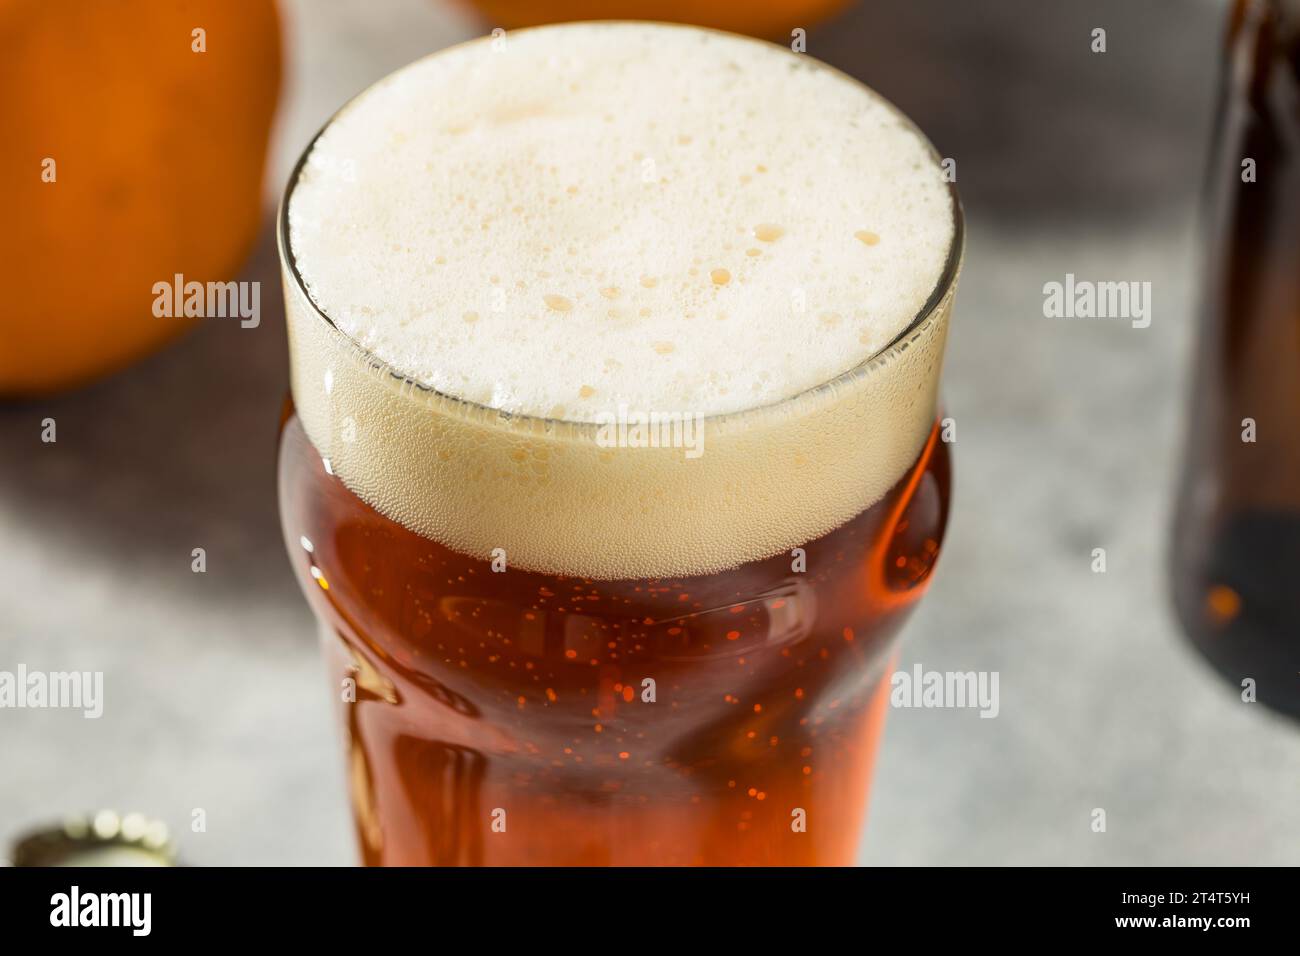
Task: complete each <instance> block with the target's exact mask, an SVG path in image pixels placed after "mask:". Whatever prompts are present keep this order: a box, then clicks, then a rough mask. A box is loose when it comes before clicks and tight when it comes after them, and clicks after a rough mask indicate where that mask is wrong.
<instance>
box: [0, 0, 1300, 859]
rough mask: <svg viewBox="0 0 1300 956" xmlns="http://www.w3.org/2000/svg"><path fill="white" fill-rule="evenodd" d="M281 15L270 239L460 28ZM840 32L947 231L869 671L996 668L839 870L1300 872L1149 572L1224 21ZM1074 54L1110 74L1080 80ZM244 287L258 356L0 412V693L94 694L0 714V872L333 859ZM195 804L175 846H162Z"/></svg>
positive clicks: (841, 26) (911, 758)
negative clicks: (903, 559)
mask: <svg viewBox="0 0 1300 956" xmlns="http://www.w3.org/2000/svg"><path fill="white" fill-rule="evenodd" d="M286 6H287V8H288V9H287V10H286V13H287V20H288V37H289V40H288V42H289V45H290V46H289V49H290V67H289V73H288V85H287V88H286V91H285V92H286V97H285V101H284V106H283V109H282V113H281V118H280V125H279V128H278V132H277V135H276V140H275V147H276V154H275V158H274V161H273V169H272V172H271V177H270V183H268V229H269V220H270V210H271V205H270V204H271V202H272V199H271V194H272V193H273V192H274V191H276V190H278V188H279V185H280V184H281V183H283V181H284V178H285V176H286V174H287V172H288V170H289V167H290V166H291V164H292V162H293V160H294V158H295V156H296V154H297V152H298V151H299V150H300V149H301V148H302V146H303V145H304V144H305V142H306V140H307V139H308V137H309V136H310V134H311V133H312V132H313V131H314V130H315V128H316V127H317V126H318V125H319V124H320V123H321V122H322V121H323V120H324V119H325V118H326V117H327V116H328V115H329V114H330V113H331V112H332V111H333V110H334V109H335V108H336V107H337V106H338V105H339V104H341V103H342V102H343V101H344V100H345V99H346V98H347V97H348V96H350V95H351V94H352V93H354V92H356V91H357V90H359V89H360V88H362V87H364V86H365V85H367V84H368V83H369V82H371V81H372V80H374V79H376V78H378V77H380V76H381V75H383V74H385V73H387V72H389V71H390V70H391V69H393V68H395V67H397V66H399V65H401V64H403V63H405V62H407V61H409V60H411V59H414V58H416V57H417V56H419V55H421V54H424V53H426V52H429V51H431V50H434V49H437V48H439V47H441V46H444V45H446V44H448V43H450V42H454V41H456V40H458V39H462V38H464V37H467V36H469V35H471V34H473V33H476V32H482V30H483V27H482V26H481V25H477V24H475V23H474V22H473V21H472V20H471V19H470V18H469V17H468V16H467V15H466V14H464V13H463V12H460V11H459V10H457V11H456V12H451V11H449V10H448V9H445V8H442V7H440V6H439V5H438V4H436V3H434V2H432V0H400V2H399V0H377V2H370V3H365V4H349V3H345V2H343V0H310V2H308V0H295V2H292V3H288V4H286ZM869 6H870V9H869V10H868V9H858V10H857V11H855V12H853V13H850V14H848V15H847V16H845V17H843V18H842V19H841V21H840V22H839V23H838V24H837V25H836V27H835V28H834V29H823V30H820V31H819V30H816V29H813V30H812V31H811V32H810V37H809V52H810V53H812V54H813V55H816V56H819V57H821V58H823V59H827V60H829V61H831V62H833V63H835V64H836V65H838V66H841V67H842V68H844V69H846V70H848V71H849V72H852V73H855V74H856V75H858V76H860V77H862V78H864V79H866V80H867V81H868V82H870V83H872V84H873V85H875V86H876V87H877V88H878V89H880V90H881V91H882V92H884V93H885V94H886V95H887V96H889V97H890V98H892V99H894V100H895V102H897V103H898V104H899V105H900V106H902V107H903V108H904V109H905V110H906V111H907V112H909V113H910V114H911V115H912V116H913V117H914V118H915V119H916V120H917V122H918V123H919V125H920V126H921V127H922V128H923V129H925V130H926V131H927V132H928V133H929V134H930V136H931V138H932V139H933V140H934V141H935V143H936V144H937V146H938V148H939V150H940V152H942V153H943V154H944V155H947V156H952V157H955V158H956V159H957V161H958V186H959V188H960V189H961V191H962V194H963V197H964V201H965V207H966V213H967V217H968V224H969V235H968V247H967V258H966V267H965V272H964V275H963V277H962V280H961V287H960V293H959V296H958V302H957V313H956V319H955V324H954V326H953V330H952V335H951V338H950V343H949V352H948V363H947V368H946V371H945V379H944V382H945V384H944V392H945V403H946V407H947V409H948V411H949V413H950V414H951V415H952V416H954V418H955V419H956V421H957V442H956V446H955V449H954V453H955V456H956V457H955V466H956V486H955V488H956V490H955V500H954V517H953V522H952V525H951V527H950V533H949V537H948V540H947V543H946V546H945V552H944V555H943V558H942V560H941V562H940V567H939V571H938V574H937V577H936V580H935V583H934V587H933V588H932V590H931V592H930V594H929V595H928V596H927V598H926V600H925V601H924V602H923V604H922V606H921V609H920V611H919V612H918V613H917V615H916V616H915V618H914V619H913V621H912V622H911V624H910V625H909V627H908V629H907V631H906V634H905V640H904V642H903V645H902V647H903V649H902V657H901V661H900V663H901V665H902V666H904V667H910V666H911V665H912V664H914V663H917V662H920V663H922V664H924V666H925V667H926V668H931V669H938V670H995V671H998V672H999V673H1000V690H1001V712H1000V714H999V716H998V717H997V718H996V719H993V720H981V719H979V717H978V715H977V714H976V713H975V712H973V711H968V710H965V711H963V710H894V711H893V712H892V713H891V714H890V717H889V723H888V725H887V727H886V731H885V739H884V744H883V748H882V751H881V754H880V757H879V759H878V763H877V767H876V782H875V786H874V788H873V795H872V804H871V808H870V816H869V821H868V826H867V831H866V836H865V840H864V844H863V847H862V850H861V854H860V859H861V860H862V861H863V862H868V863H878V864H924V863H959V864H964V863H1007V864H1020V863H1053V862H1063V863H1079V864H1087V863H1110V864H1137V863H1150V864H1155V863H1166V864H1185V863H1213V864H1226V863H1248V864H1249V863H1256V864H1259V863H1271V864H1296V863H1300V801H1297V779H1298V778H1300V773H1298V771H1300V727H1298V726H1296V725H1294V724H1291V723H1288V722H1287V721H1285V720H1283V719H1281V718H1278V717H1276V716H1274V715H1273V714H1271V713H1268V712H1266V711H1265V710H1264V709H1263V708H1261V707H1259V706H1252V705H1247V704H1243V703H1241V702H1240V701H1239V699H1238V698H1237V696H1236V695H1235V693H1234V692H1233V689H1232V688H1231V687H1228V686H1226V685H1225V684H1223V683H1221V682H1220V681H1219V680H1218V679H1216V678H1215V677H1213V676H1211V674H1210V673H1209V671H1208V669H1207V668H1206V667H1204V666H1203V665H1202V664H1201V662H1200V661H1199V660H1198V659H1196V658H1194V657H1193V656H1192V654H1191V653H1190V652H1189V651H1188V650H1187V649H1186V647H1185V646H1184V645H1183V643H1182V641H1181V639H1180V636H1179V634H1178V632H1177V630H1176V628H1175V626H1174V623H1173V621H1172V618H1171V613H1170V605H1169V600H1168V597H1167V585H1166V577H1165V562H1164V558H1165V551H1166V542H1167V538H1168V534H1167V532H1168V523H1169V510H1170V493H1171V490H1172V488H1173V487H1174V483H1175V476H1176V469H1177V467H1178V450H1179V447H1180V444H1181V434H1182V429H1183V427H1184V405H1185V402H1184V399H1185V397H1186V387H1187V384H1186V374H1185V368H1186V364H1187V361H1186V360H1187V358H1188V356H1189V354H1190V348H1191V344H1192V332H1193V328H1192V322H1191V314H1192V311H1193V309H1192V306H1193V302H1194V300H1195V275H1196V274H1195V263H1196V258H1195V245H1194V243H1193V242H1192V233H1191V228H1192V226H1193V222H1194V211H1195V205H1194V203H1195V197H1196V194H1197V192H1198V189H1199V185H1200V180H1201V170H1202V164H1203V157H1204V155H1205V151H1206V149H1205V147H1206V143H1207V137H1208V132H1209V127H1208V124H1209V120H1210V116H1211V110H1212V101H1213V90H1214V82H1215V72H1216V69H1215V68H1216V65H1217V43H1218V31H1219V26H1220V14H1221V7H1220V5H1219V4H1215V3H1210V2H1208V0H1207V2H1201V3H1193V4H1187V3H1182V2H1178V0H1147V2H1144V3H1141V4H1130V3H1125V2H1121V0H1107V2H1101V3H1089V4H1084V3H1081V2H1078V3H1070V2H1052V3H1043V2H1041V0H998V2H988V3H981V4H978V5H976V4H964V3H957V2H947V3H945V2H941V0H922V2H909V3H904V2H901V0H900V2H876V3H873V4H870V5H869ZM975 7H978V8H979V10H978V12H976V11H975V10H974V8H975ZM965 8H971V9H970V10H969V11H967V12H963V10H964V9H965ZM1094 26H1104V27H1105V28H1106V29H1107V31H1108V47H1109V52H1107V53H1106V54H1102V55H1098V54H1092V53H1090V52H1089V50H1088V35H1089V31H1090V30H1091V28H1092V27H1094ZM1066 273H1074V274H1076V275H1078V276H1080V277H1092V278H1096V279H1099V280H1128V279H1133V280H1143V281H1150V282H1151V283H1152V288H1153V303H1154V316H1153V321H1152V324H1151V327H1150V328H1147V329H1133V328H1130V327H1129V326H1128V324H1127V323H1124V322H1078V323H1071V322H1064V321H1060V320H1051V319H1046V318H1044V317H1043V313H1042V302H1043V294H1042V287H1043V284H1044V283H1045V282H1048V281H1053V280H1057V281H1060V280H1062V279H1063V278H1064V276H1065V274H1066ZM245 278H251V279H260V280H261V281H262V283H263V297H262V308H263V319H262V323H261V326H260V327H259V328H257V329H255V330H245V329H240V328H239V327H238V326H237V325H236V324H233V323H220V322H214V323H207V324H203V325H202V326H201V327H200V328H199V329H198V330H197V331H196V332H195V333H194V334H192V335H190V336H189V337H188V338H187V339H185V340H184V341H183V342H181V343H180V344H178V345H177V346H175V347H173V348H171V349H169V350H167V351H165V352H164V353H162V354H160V355H157V356H155V357H154V358H152V359H150V360H148V361H146V362H144V363H142V364H141V365H139V366H137V367H136V368H134V369H131V370H130V371H129V372H127V373H124V374H121V375H119V376H117V377H115V378H113V379H111V380H109V381H106V382H104V383H102V384H100V385H97V386H95V387H93V388H90V389H87V390H85V391H82V392H79V393H77V394H74V395H69V396H66V397H63V398H59V399H56V400H49V401H41V402H33V403H28V404H18V405H14V404H10V405H6V406H3V407H0V543H2V545H3V546H2V547H0V668H4V669H12V668H13V667H14V666H16V665H17V664H18V663H19V662H22V663H25V664H26V665H27V666H28V667H29V668H40V669H47V670H64V669H77V670H86V669H92V670H102V671H104V672H105V682H106V698H107V700H106V710H105V714H104V716H103V717H102V718H101V719H99V720H94V721H91V720H83V719H82V718H81V717H80V716H78V715H75V714H72V713H70V712H60V711H30V710H9V711H0V754H3V757H4V764H5V773H4V774H3V775H2V779H3V783H0V840H4V841H7V840H8V839H9V838H10V837H12V836H13V835H14V834H15V833H17V832H18V831H20V830H23V829H25V828H27V827H30V826H32V825H36V824H40V823H42V822H45V821H48V820H50V819H51V818H57V817H58V816H60V815H61V814H63V813H65V812H69V811H75V810H82V809H87V808H93V807H99V806H113V807H117V808H121V809H139V810H143V811H145V812H148V813H151V814H154V815H157V816H160V817H162V818H163V819H165V820H166V821H168V822H169V823H170V824H171V825H172V826H173V827H174V828H176V829H177V830H178V831H180V842H181V848H182V852H183V854H184V856H185V858H186V859H187V860H188V861H189V862H192V863H197V864H239V863H251V864H275V863H290V864H333V863H347V862H351V861H353V860H354V859H355V854H354V849H353V846H352V837H351V829H350V822H349V817H348V812H347V808H346V802H345V795H344V789H343V774H342V763H341V759H340V748H339V745H338V743H337V736H336V729H335V726H334V724H333V721H332V714H331V713H330V711H329V701H328V697H327V693H326V688H325V686H324V681H325V676H324V668H323V666H322V665H321V663H320V662H319V659H318V653H317V646H316V637H315V630H314V626H313V623H312V619H311V616H310V615H309V613H308V611H307V608H306V606H305V604H304V603H303V601H302V598H301V595H300V594H299V591H298V588H297V585H296V583H295V582H294V580H293V578H292V577H291V575H290V571H289V566H288V563H287V560H286V559H285V556H284V552H283V546H282V544H281V541H280V533H279V527H278V522H277V510H276V502H275V482H274V452H275V441H276V427H277V420H278V413H279V408H280V403H281V401H282V399H283V397H284V394H285V390H286V354H285V343H284V332H283V316H282V311H281V307H280V302H279V276H278V273H277V267H276V261H275V251H274V245H273V243H272V242H271V239H270V234H269V231H268V232H267V234H266V236H265V237H264V240H263V242H262V244H261V247H260V248H259V250H258V252H257V254H256V256H255V258H254V259H253V261H252V262H250V264H249V266H248V268H247V270H246V275H245ZM68 281H76V276H75V269H72V270H70V272H69V275H68ZM46 416H53V417H55V418H56V419H57V421H58V429H59V440H58V443H57V444H56V445H43V444H41V443H40V440H39V430H40V425H39V423H40V420H41V419H42V418H44V417H46ZM198 546H202V547H204V548H206V549H207V560H208V570H207V573H206V574H201V575H199V574H193V573H191V570H190V550H191V549H192V548H194V547H198ZM1095 547H1104V548H1105V549H1106V551H1107V559H1108V570H1107V573H1105V574H1094V573H1092V571H1091V569H1090V561H1091V552H1092V549H1093V548H1095ZM196 807H201V808H203V809H204V810H206V813H207V820H208V826H207V832H206V833H201V834H196V833H191V832H189V827H188V823H189V819H190V812H191V810H192V809H193V808H196ZM1095 807H1102V808H1105V809H1106V811H1107V818H1108V828H1107V832H1105V833H1102V834H1097V833H1093V832H1092V831H1091V829H1090V826H1089V823H1090V820H1091V816H1090V814H1091V811H1092V809H1093V808H1095Z"/></svg>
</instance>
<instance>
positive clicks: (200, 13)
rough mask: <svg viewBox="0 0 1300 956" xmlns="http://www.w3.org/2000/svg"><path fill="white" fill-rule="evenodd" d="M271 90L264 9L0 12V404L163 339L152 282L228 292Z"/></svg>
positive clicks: (48, 5) (35, 8) (275, 54)
mask: <svg viewBox="0 0 1300 956" xmlns="http://www.w3.org/2000/svg"><path fill="white" fill-rule="evenodd" d="M200 48H202V51H200ZM279 84H280V23H279V19H278V16H277V13H276V9H275V3H274V0H112V2H105V0H57V2H51V0H0V89H3V90H4V96H3V98H0V130H3V138H4V144H3V148H2V149H0V208H3V209H4V210H5V213H6V215H5V216H4V221H3V223H0V288H2V289H3V292H0V296H2V298H0V394H6V395H15V394H19V395H33V394H42V393H49V392H54V391H58V390H61V389H66V388H69V387H72V386H76V385H79V384H82V383H84V382H88V381H91V380H93V379H95V378H97V377H99V376H101V375H104V374H106V373H108V372H111V371H114V370H116V369H118V368H121V367H122V366H124V365H126V364H128V363H130V362H131V361H133V360H135V359H137V358H139V357H141V356H143V355H146V354H148V353H149V352H152V351H153V350H154V349H156V348H158V347H159V346H160V345H162V344H163V343H164V342H166V341H167V340H168V339H170V338H172V337H173V336H175V335H176V334H177V333H179V332H181V331H182V330H183V329H185V328H186V327H187V326H188V324H189V323H191V322H192V321H193V320H192V319H190V320H187V319H184V318H158V317H156V316H155V315H154V313H153V304H154V292H153V286H154V283H157V282H167V283H171V282H172V278H173V276H174V275H175V274H176V273H180V274H182V275H183V276H184V277H185V279H186V280H187V281H189V280H197V281H199V282H204V283H206V282H209V281H225V280H229V279H233V278H234V277H235V275H236V273H237V272H238V270H239V267H240V265H241V263H242V262H243V261H244V259H245V258H246V256H247V254H248V252H249V250H250V248H251V246H252V243H253V241H254V239H255V237H256V235H257V231H258V225H259V223H260V221H261V216H262V208H263V207H262V195H263V194H262V175H263V167H264V165H265V161H266V148H267V140H268V137H269V134H270V129H271V120H272V116H273V114H274V112H275V105H276V100H277V97H278V93H279Z"/></svg>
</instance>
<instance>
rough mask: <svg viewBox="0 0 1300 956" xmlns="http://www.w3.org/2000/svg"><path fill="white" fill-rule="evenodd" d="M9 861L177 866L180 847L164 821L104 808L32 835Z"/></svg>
mask: <svg viewBox="0 0 1300 956" xmlns="http://www.w3.org/2000/svg"><path fill="white" fill-rule="evenodd" d="M10 860H11V862H12V863H13V865H14V866H176V848H175V846H174V845H173V844H172V841H171V836H170V835H169V834H168V832H167V825H166V824H165V823H162V822H160V821H157V820H150V819H149V818H148V817H146V816H144V815H143V814H140V813H128V814H126V815H125V816H119V815H118V814H117V812H116V811H113V810H100V811H98V812H96V813H94V814H92V815H88V816H87V815H77V816H71V817H68V818H67V819H65V820H64V821H63V823H62V825H60V826H55V827H50V828H48V829H44V830H36V831H34V832H32V833H29V834H27V835H26V836H24V837H22V838H21V839H20V840H18V841H17V842H16V843H15V844H14V845H13V849H12V851H11V852H10Z"/></svg>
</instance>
